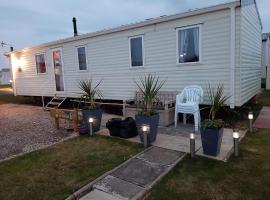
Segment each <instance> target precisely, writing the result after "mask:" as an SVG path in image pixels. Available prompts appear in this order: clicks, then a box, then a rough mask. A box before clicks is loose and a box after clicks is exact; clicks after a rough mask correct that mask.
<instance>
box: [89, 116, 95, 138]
mask: <svg viewBox="0 0 270 200" xmlns="http://www.w3.org/2000/svg"><path fill="white" fill-rule="evenodd" d="M93 122H94V118H92V117H90V118H89V130H90V136H93Z"/></svg>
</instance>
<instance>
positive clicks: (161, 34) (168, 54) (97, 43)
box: [12, 6, 261, 106]
mask: <svg viewBox="0 0 270 200" xmlns="http://www.w3.org/2000/svg"><path fill="white" fill-rule="evenodd" d="M242 15H243V14H242V12H241V9H240V7H239V6H237V8H236V10H235V20H236V21H235V31H236V32H235V66H234V67H235V69H234V72H233V76H232V77H233V78H234V81H235V84H234V85H233V87H235V88H234V94H233V101H234V103H235V106H241V105H243V104H244V103H245V102H246V101H247V98H248V97H249V96H250V95H253V96H254V95H255V94H256V92H252V91H250V92H248V94H245V91H244V88H248V90H249V88H253V87H254V86H253V85H256V86H257V84H256V83H254V82H253V83H252V84H251V85H250V83H247V82H246V81H244V80H245V79H243V81H242V79H241V80H240V79H239V77H240V75H241V76H245V74H246V75H247V76H248V77H251V76H254V74H250V75H249V74H248V72H242V70H241V64H242V63H244V62H245V60H244V59H246V58H245V55H246V54H245V53H246V51H243V50H242V48H243V47H242V46H241V45H242V44H241V41H242V40H243V39H241V37H242V31H243V29H244V28H243V27H244V26H246V25H244V24H243V22H242V21H241V18H242ZM231 19H232V18H231V10H230V8H226V9H223V10H219V11H213V12H208V13H204V14H200V15H195V16H190V17H185V18H180V19H176V20H172V21H166V22H162V23H156V24H153V25H147V26H144V27H140V28H136V29H131V30H124V31H120V32H115V33H110V34H104V35H99V36H95V37H90V38H83V39H81V40H76V41H70V42H63V43H59V44H57V45H51V46H49V47H46V48H44V47H40V48H31V49H28V50H22V51H21V52H19V53H16V52H14V53H13V54H12V66H13V71H14V72H13V76H14V81H15V83H14V84H15V88H16V91H15V92H16V94H17V95H31V96H53V95H54V94H55V93H56V92H55V80H54V73H53V65H52V49H53V48H62V51H63V52H62V55H63V63H64V64H63V65H64V66H63V68H64V76H65V94H64V95H65V96H68V97H78V92H79V90H78V87H77V82H78V81H79V80H81V79H89V78H90V77H92V78H93V79H94V81H99V80H101V79H102V80H103V82H102V83H101V85H100V89H101V90H102V92H103V94H104V98H105V99H116V100H126V99H130V98H133V96H134V92H135V91H136V90H137V88H136V84H135V83H134V81H135V80H138V79H139V77H141V76H143V75H145V74H147V73H156V74H157V75H159V76H160V78H161V79H166V80H167V81H166V84H165V85H164V87H163V89H162V90H166V91H179V92H180V91H181V90H182V89H183V88H184V87H185V86H186V85H190V84H197V85H201V86H203V88H204V91H205V99H207V97H206V96H207V93H206V90H207V88H208V83H210V84H211V85H212V86H216V85H217V84H220V83H221V84H223V85H224V87H225V95H227V96H232V95H231V91H232V90H231V84H230V83H231V78H232V77H231V75H232V70H231V54H230V49H231V42H230V39H231ZM195 24H199V25H200V26H201V45H202V47H201V48H202V52H201V53H202V56H201V57H202V60H201V62H200V63H197V64H180V65H179V64H176V53H177V52H176V48H177V47H176V45H177V44H176V29H177V28H180V27H184V26H190V25H195ZM240 24H241V27H240ZM242 26H243V27H242ZM250 28H253V27H250ZM240 33H241V35H240ZM136 35H143V40H144V58H145V59H144V61H145V64H144V67H143V68H131V67H130V61H129V38H130V37H132V36H136ZM78 46H85V47H86V48H87V63H88V70H87V71H79V67H78V59H77V51H76V48H77V47H78ZM255 46H256V45H255ZM244 49H245V48H244ZM40 52H45V53H46V66H47V73H46V74H37V73H36V66H35V54H36V53H40ZM240 52H241V54H240ZM247 54H248V53H247ZM18 63H19V64H20V65H21V68H22V72H18V70H16V68H17V67H18ZM255 64H256V63H255ZM260 66H261V64H260ZM249 72H251V73H253V71H249ZM255 76H257V74H255ZM253 79H254V78H253ZM255 79H256V78H255ZM256 80H257V79H256ZM245 84H247V85H249V86H245ZM255 88H256V87H255ZM242 92H243V94H245V97H244V98H241V95H242ZM204 103H207V102H206V101H205V102H204ZM229 103H230V102H228V104H229Z"/></svg>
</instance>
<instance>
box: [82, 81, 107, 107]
mask: <svg viewBox="0 0 270 200" xmlns="http://www.w3.org/2000/svg"><path fill="white" fill-rule="evenodd" d="M101 82H102V81H101V80H100V81H99V82H98V83H97V84H96V85H94V86H93V81H92V79H89V80H81V81H79V82H78V87H79V89H80V90H81V91H82V92H80V93H79V94H81V102H84V104H85V105H86V104H87V102H88V103H89V108H90V109H95V108H96V103H95V99H96V97H98V98H102V97H103V95H102V93H101V91H100V90H99V89H98V87H99V85H100V83H101Z"/></svg>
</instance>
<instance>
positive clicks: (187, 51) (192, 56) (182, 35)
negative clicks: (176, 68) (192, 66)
mask: <svg viewBox="0 0 270 200" xmlns="http://www.w3.org/2000/svg"><path fill="white" fill-rule="evenodd" d="M178 43H179V44H178V55H179V63H185V62H198V61H199V28H198V27H195V28H189V29H185V30H180V31H179V32H178Z"/></svg>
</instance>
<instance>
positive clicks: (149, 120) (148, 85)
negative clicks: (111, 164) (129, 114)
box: [135, 74, 165, 145]
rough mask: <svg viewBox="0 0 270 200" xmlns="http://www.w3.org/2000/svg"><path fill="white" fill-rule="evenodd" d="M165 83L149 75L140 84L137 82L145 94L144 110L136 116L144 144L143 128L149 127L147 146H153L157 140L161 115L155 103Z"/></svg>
mask: <svg viewBox="0 0 270 200" xmlns="http://www.w3.org/2000/svg"><path fill="white" fill-rule="evenodd" d="M164 83H165V81H161V82H160V81H159V77H158V76H155V75H151V74H148V75H146V76H145V77H143V78H140V84H139V83H137V82H136V85H137V86H138V88H139V90H140V91H141V92H142V94H143V102H144V108H143V109H142V110H140V111H139V112H138V113H137V114H136V115H135V120H136V125H137V129H138V132H139V135H140V139H141V141H142V142H143V140H144V139H143V131H142V127H143V126H148V127H149V130H148V134H147V144H148V145H149V144H151V143H153V142H154V141H155V140H156V137H157V131H158V123H159V114H158V113H157V111H156V110H154V109H153V103H154V102H155V101H157V100H158V99H157V94H158V92H159V90H160V89H161V88H162V86H163V85H164Z"/></svg>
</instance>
